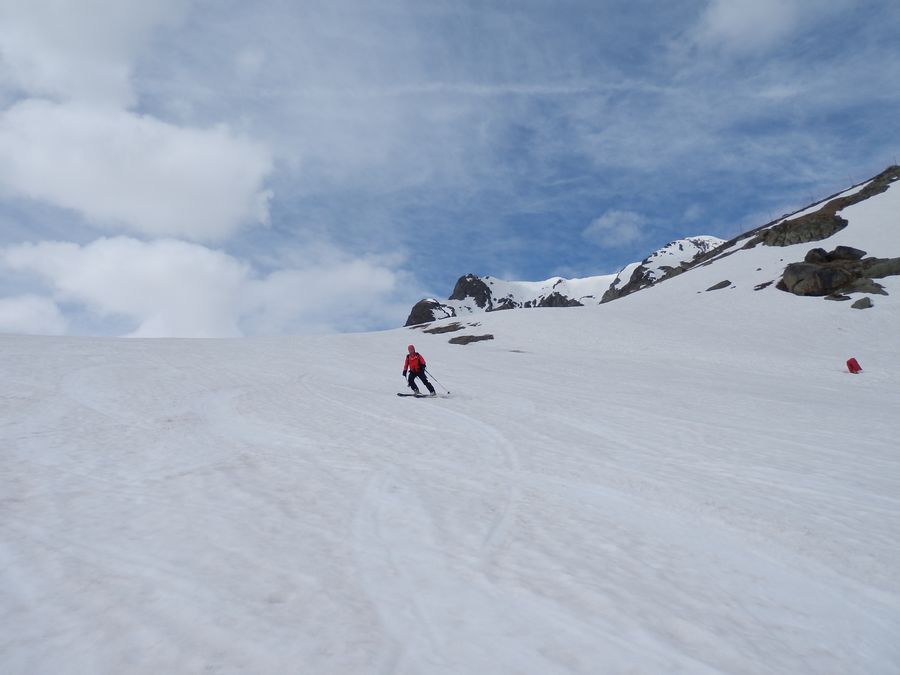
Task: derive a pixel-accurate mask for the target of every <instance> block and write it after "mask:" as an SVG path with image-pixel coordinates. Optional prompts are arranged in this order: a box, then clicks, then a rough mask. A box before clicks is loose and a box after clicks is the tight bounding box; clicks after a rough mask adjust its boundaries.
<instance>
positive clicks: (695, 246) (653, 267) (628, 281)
mask: <svg viewBox="0 0 900 675" xmlns="http://www.w3.org/2000/svg"><path fill="white" fill-rule="evenodd" d="M724 243H725V240H724V239H719V238H718V237H709V236H703V237H688V238H687V239H679V240H677V241H673V242H670V243H668V244H666V245H665V246H663V247H662V248H661V249H659V250H658V251H654V252H653V253H651V254H650V255H649V256H647V257H646V258H644V260H642V261H641V262H640V263H632V264H631V265H628V266H626V267H625V268H624V269H623V270H622V271H621V272H619V274H618V276H617V277H616V279H615V281H613V282H612V284H610V287H609V289H608V290H607V291H606V292H605V293H604V294H603V299H602V300H601V302H609V301H611V300H616V299H618V298H621V297H623V296H626V295H628V294H630V293H634V292H635V291H639V290H641V289H642V288H647V287H648V286H652V285H653V284H655V283H656V282H657V281H659V280H661V279H662V278H667V277H671V276H675V275H676V274H680V273H681V272H683V271H684V269H685V268H686V266H688V265H689V264H690V263H691V262H692V261H693V260H695V259H696V258H697V257H698V256H702V255H705V254H706V253H708V252H709V251H712V250H714V249H716V248H717V247H719V246H721V245H722V244H724Z"/></svg>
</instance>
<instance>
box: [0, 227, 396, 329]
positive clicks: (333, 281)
mask: <svg viewBox="0 0 900 675" xmlns="http://www.w3.org/2000/svg"><path fill="white" fill-rule="evenodd" d="M391 262H393V261H391ZM0 263H3V264H5V265H6V266H7V267H8V268H10V269H12V270H15V271H18V272H22V273H30V274H35V275H38V276H40V277H41V278H42V279H43V280H44V281H45V282H46V283H47V284H48V286H49V287H50V290H51V292H52V294H53V296H54V297H55V298H56V299H58V300H59V301H61V302H66V303H69V304H73V305H79V306H81V307H83V309H84V311H86V312H88V313H89V314H91V315H93V316H96V317H99V318H103V317H117V318H125V319H127V320H129V321H130V322H132V323H133V324H134V326H135V328H134V330H133V331H132V332H131V333H130V335H132V336H135V337H231V336H241V335H245V334H277V333H286V332H296V333H310V332H327V331H332V330H352V329H354V328H359V327H360V326H358V325H356V322H360V321H362V322H364V323H368V322H370V321H372V320H373V318H375V317H377V316H379V315H381V316H382V317H383V316H384V315H386V314H388V315H389V314H391V313H393V312H396V311H397V309H398V308H397V307H396V306H394V305H392V304H391V303H392V301H391V299H390V297H391V296H392V295H394V294H395V293H396V290H397V285H398V281H399V280H400V279H401V278H402V277H401V275H400V274H398V273H397V272H395V271H393V270H392V269H391V266H389V265H388V264H387V261H381V260H378V259H360V258H347V257H341V256H339V255H338V254H337V253H336V254H335V257H334V258H333V259H324V260H322V259H317V260H306V261H303V262H300V261H298V263H299V264H298V265H296V266H294V267H292V268H289V269H282V270H278V271H275V272H273V273H271V274H268V275H264V276H263V275H259V274H257V273H256V272H255V270H253V269H252V267H251V266H250V265H248V264H247V263H245V262H242V261H240V260H238V259H237V258H235V257H233V256H231V255H228V254H227V253H224V252H222V251H217V250H213V249H210V248H207V247H205V246H201V245H199V244H193V243H188V242H183V241H176V240H167V239H164V240H157V241H152V242H142V241H138V240H136V239H132V238H127V237H114V238H104V239H99V240H97V241H94V242H92V243H90V244H88V245H86V246H79V245H77V244H73V243H68V242H42V243H39V244H22V245H17V246H11V247H7V248H6V249H0ZM39 332H43V331H39Z"/></svg>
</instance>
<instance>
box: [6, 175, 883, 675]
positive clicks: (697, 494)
mask: <svg viewBox="0 0 900 675" xmlns="http://www.w3.org/2000/svg"><path fill="white" fill-rule="evenodd" d="M887 194H890V192H889V193H887ZM891 198H893V197H891ZM886 203H887V202H882V204H886ZM868 208H869V209H870V210H871V209H876V208H878V207H877V206H876V205H875V203H874V202H873V203H871V204H870V205H869V207H868ZM885 208H887V207H885ZM854 209H857V210H860V209H862V206H858V207H854ZM867 213H868V212H864V211H860V212H859V213H857V214H856V215H857V216H858V217H856V218H853V219H851V227H853V226H854V225H855V224H856V222H855V221H859V222H867V218H870V217H871V218H873V219H874V216H870V215H867ZM851 227H848V228H847V230H845V231H843V232H842V233H840V235H841V236H842V237H844V238H845V239H846V241H844V240H842V241H841V242H840V243H848V244H849V245H856V244H854V238H853V237H852V236H851V235H852V232H853V230H852V229H851ZM857 232H858V233H859V234H860V239H862V240H864V239H866V236H867V235H865V232H864V231H862V229H861V228H857ZM871 236H872V237H874V235H871ZM821 245H825V246H826V247H831V246H832V242H831V241H828V242H822V243H821ZM808 248H810V246H808V245H807V246H805V247H802V246H801V247H790V248H787V249H767V248H765V247H757V248H756V249H752V250H750V251H745V252H740V253H739V254H735V255H734V256H730V257H729V258H727V259H724V260H722V261H720V262H719V263H717V264H716V265H711V266H709V267H701V268H698V269H696V270H692V271H690V272H688V273H686V274H683V275H681V276H679V277H676V278H674V279H672V280H670V281H667V282H664V283H662V284H660V285H659V286H656V287H653V288H650V289H648V290H645V291H641V292H639V293H636V294H634V295H632V296H629V297H627V298H624V299H622V300H617V301H615V302H612V303H608V304H605V305H601V306H593V307H579V308H566V309H541V310H525V311H506V312H496V313H489V314H484V315H481V316H479V318H478V325H477V326H468V327H467V330H466V331H465V334H473V335H483V334H488V333H489V334H492V335H493V336H494V339H493V340H487V341H482V342H477V343H474V344H470V345H466V346H460V345H454V344H449V343H448V338H449V337H452V336H453V335H459V334H460V333H451V334H449V335H448V334H427V333H424V332H423V331H422V330H421V329H398V330H394V331H386V332H381V333H371V334H357V335H340V336H330V337H302V338H301V337H297V338H293V337H284V338H272V339H245V340H218V341H217V340H156V341H153V340H113V339H89V338H80V339H79V338H39V337H23V336H4V337H0V368H2V373H3V377H2V380H0V410H2V415H0V475H2V483H0V490H2V492H0V510H2V515H3V517H2V519H0V567H2V570H3V574H2V577H0V625H2V628H3V630H2V631H0V672H3V673H160V672H165V673H197V672H210V673H284V672H297V673H314V674H326V673H327V674H335V675H337V674H341V675H346V674H350V673H372V674H381V673H399V674H410V675H411V674H422V673H466V674H468V673H534V674H553V673H625V672H628V673H770V672H771V673H861V674H862V673H865V674H867V675H868V674H877V673H885V674H887V673H897V672H898V669H900V640H898V635H900V451H898V443H897V411H898V409H900V388H898V385H897V383H898V381H900V362H898V359H897V342H896V339H897V335H898V334H900V300H898V299H900V283H897V281H898V280H897V278H893V279H886V280H882V281H883V282H884V283H885V286H886V287H887V288H888V291H889V292H890V295H889V296H876V298H875V306H874V307H873V308H872V309H868V310H863V311H860V310H854V309H851V308H850V307H849V303H840V302H829V301H825V300H822V299H819V298H799V297H795V296H792V295H789V294H787V293H783V292H780V291H777V290H776V289H775V288H774V286H768V287H766V288H764V289H762V290H759V291H755V290H753V288H754V287H755V286H756V285H757V284H758V283H759V282H760V281H761V280H771V279H773V278H775V276H777V274H778V272H779V265H780V266H781V267H782V268H783V265H784V264H785V262H789V261H793V260H795V259H797V257H798V255H799V257H800V258H801V259H802V253H801V252H800V251H805V249H808ZM870 253H873V254H879V253H880V254H882V255H897V254H900V251H893V252H890V251H883V252H875V251H870ZM757 268H759V269H757ZM722 278H728V279H729V280H730V281H732V285H731V286H729V287H728V288H723V289H721V290H717V291H706V290H705V289H706V288H707V287H709V286H710V285H712V284H714V283H715V282H718V281H721V280H722ZM444 323H447V322H444ZM410 343H413V344H415V345H416V347H417V348H418V350H419V351H420V352H421V353H422V354H423V356H424V357H425V358H426V359H427V360H428V364H429V370H430V371H431V372H432V375H433V377H434V380H433V381H434V382H435V384H436V385H437V389H438V391H439V392H442V393H444V392H446V391H447V390H450V392H451V394H450V396H449V397H444V398H435V399H430V398H429V399H414V398H400V397H397V396H395V393H396V392H400V391H403V390H404V386H405V381H404V379H403V378H402V376H401V371H402V367H403V358H404V356H405V353H406V346H407V344H410ZM851 356H852V357H856V358H857V359H858V360H859V362H860V364H861V365H862V367H863V369H864V372H863V373H862V374H860V375H851V374H849V373H847V371H846V368H845V366H844V364H845V361H846V360H847V359H848V358H850V357H851Z"/></svg>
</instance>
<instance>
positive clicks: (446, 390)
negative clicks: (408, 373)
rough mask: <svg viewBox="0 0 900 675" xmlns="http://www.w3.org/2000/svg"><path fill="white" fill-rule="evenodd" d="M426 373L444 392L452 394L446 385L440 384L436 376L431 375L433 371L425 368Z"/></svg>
mask: <svg viewBox="0 0 900 675" xmlns="http://www.w3.org/2000/svg"><path fill="white" fill-rule="evenodd" d="M425 372H426V373H428V377H430V378H431V379H432V380H434V381H435V382H437V383H438V386H439V387H440V388H441V389H443V390H444V391H445V392H447V393H448V394H449V393H450V390H449V389H447V387H445V386H444V385H442V384H441V383H440V382H438V379H437V378H436V377H435V376H434V375H432V374H431V371H430V370H428V368H425Z"/></svg>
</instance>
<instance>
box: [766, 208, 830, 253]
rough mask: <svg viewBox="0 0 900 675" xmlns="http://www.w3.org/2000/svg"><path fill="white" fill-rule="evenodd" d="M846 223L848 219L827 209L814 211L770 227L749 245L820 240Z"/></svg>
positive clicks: (790, 243) (779, 244) (780, 244)
mask: <svg viewBox="0 0 900 675" xmlns="http://www.w3.org/2000/svg"><path fill="white" fill-rule="evenodd" d="M847 224H848V221H847V220H846V219H844V218H841V217H840V216H839V215H837V214H836V213H831V212H829V211H827V210H826V211H816V212H815V213H809V214H807V215H805V216H800V217H799V218H794V219H793V220H785V221H784V222H782V223H779V224H777V225H774V226H772V227H770V228H769V229H768V230H766V231H765V232H762V233H761V234H760V235H759V236H758V237H757V239H756V240H755V241H751V242H750V244H751V245H750V246H749V247H750V248H752V247H753V246H755V245H756V244H757V243H760V244H764V245H766V246H793V245H794V244H805V243H806V242H809V241H821V240H822V239H827V238H828V237H830V236H831V235H833V234H834V233H836V232H840V231H841V230H843V229H844V228H845V227H847Z"/></svg>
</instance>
